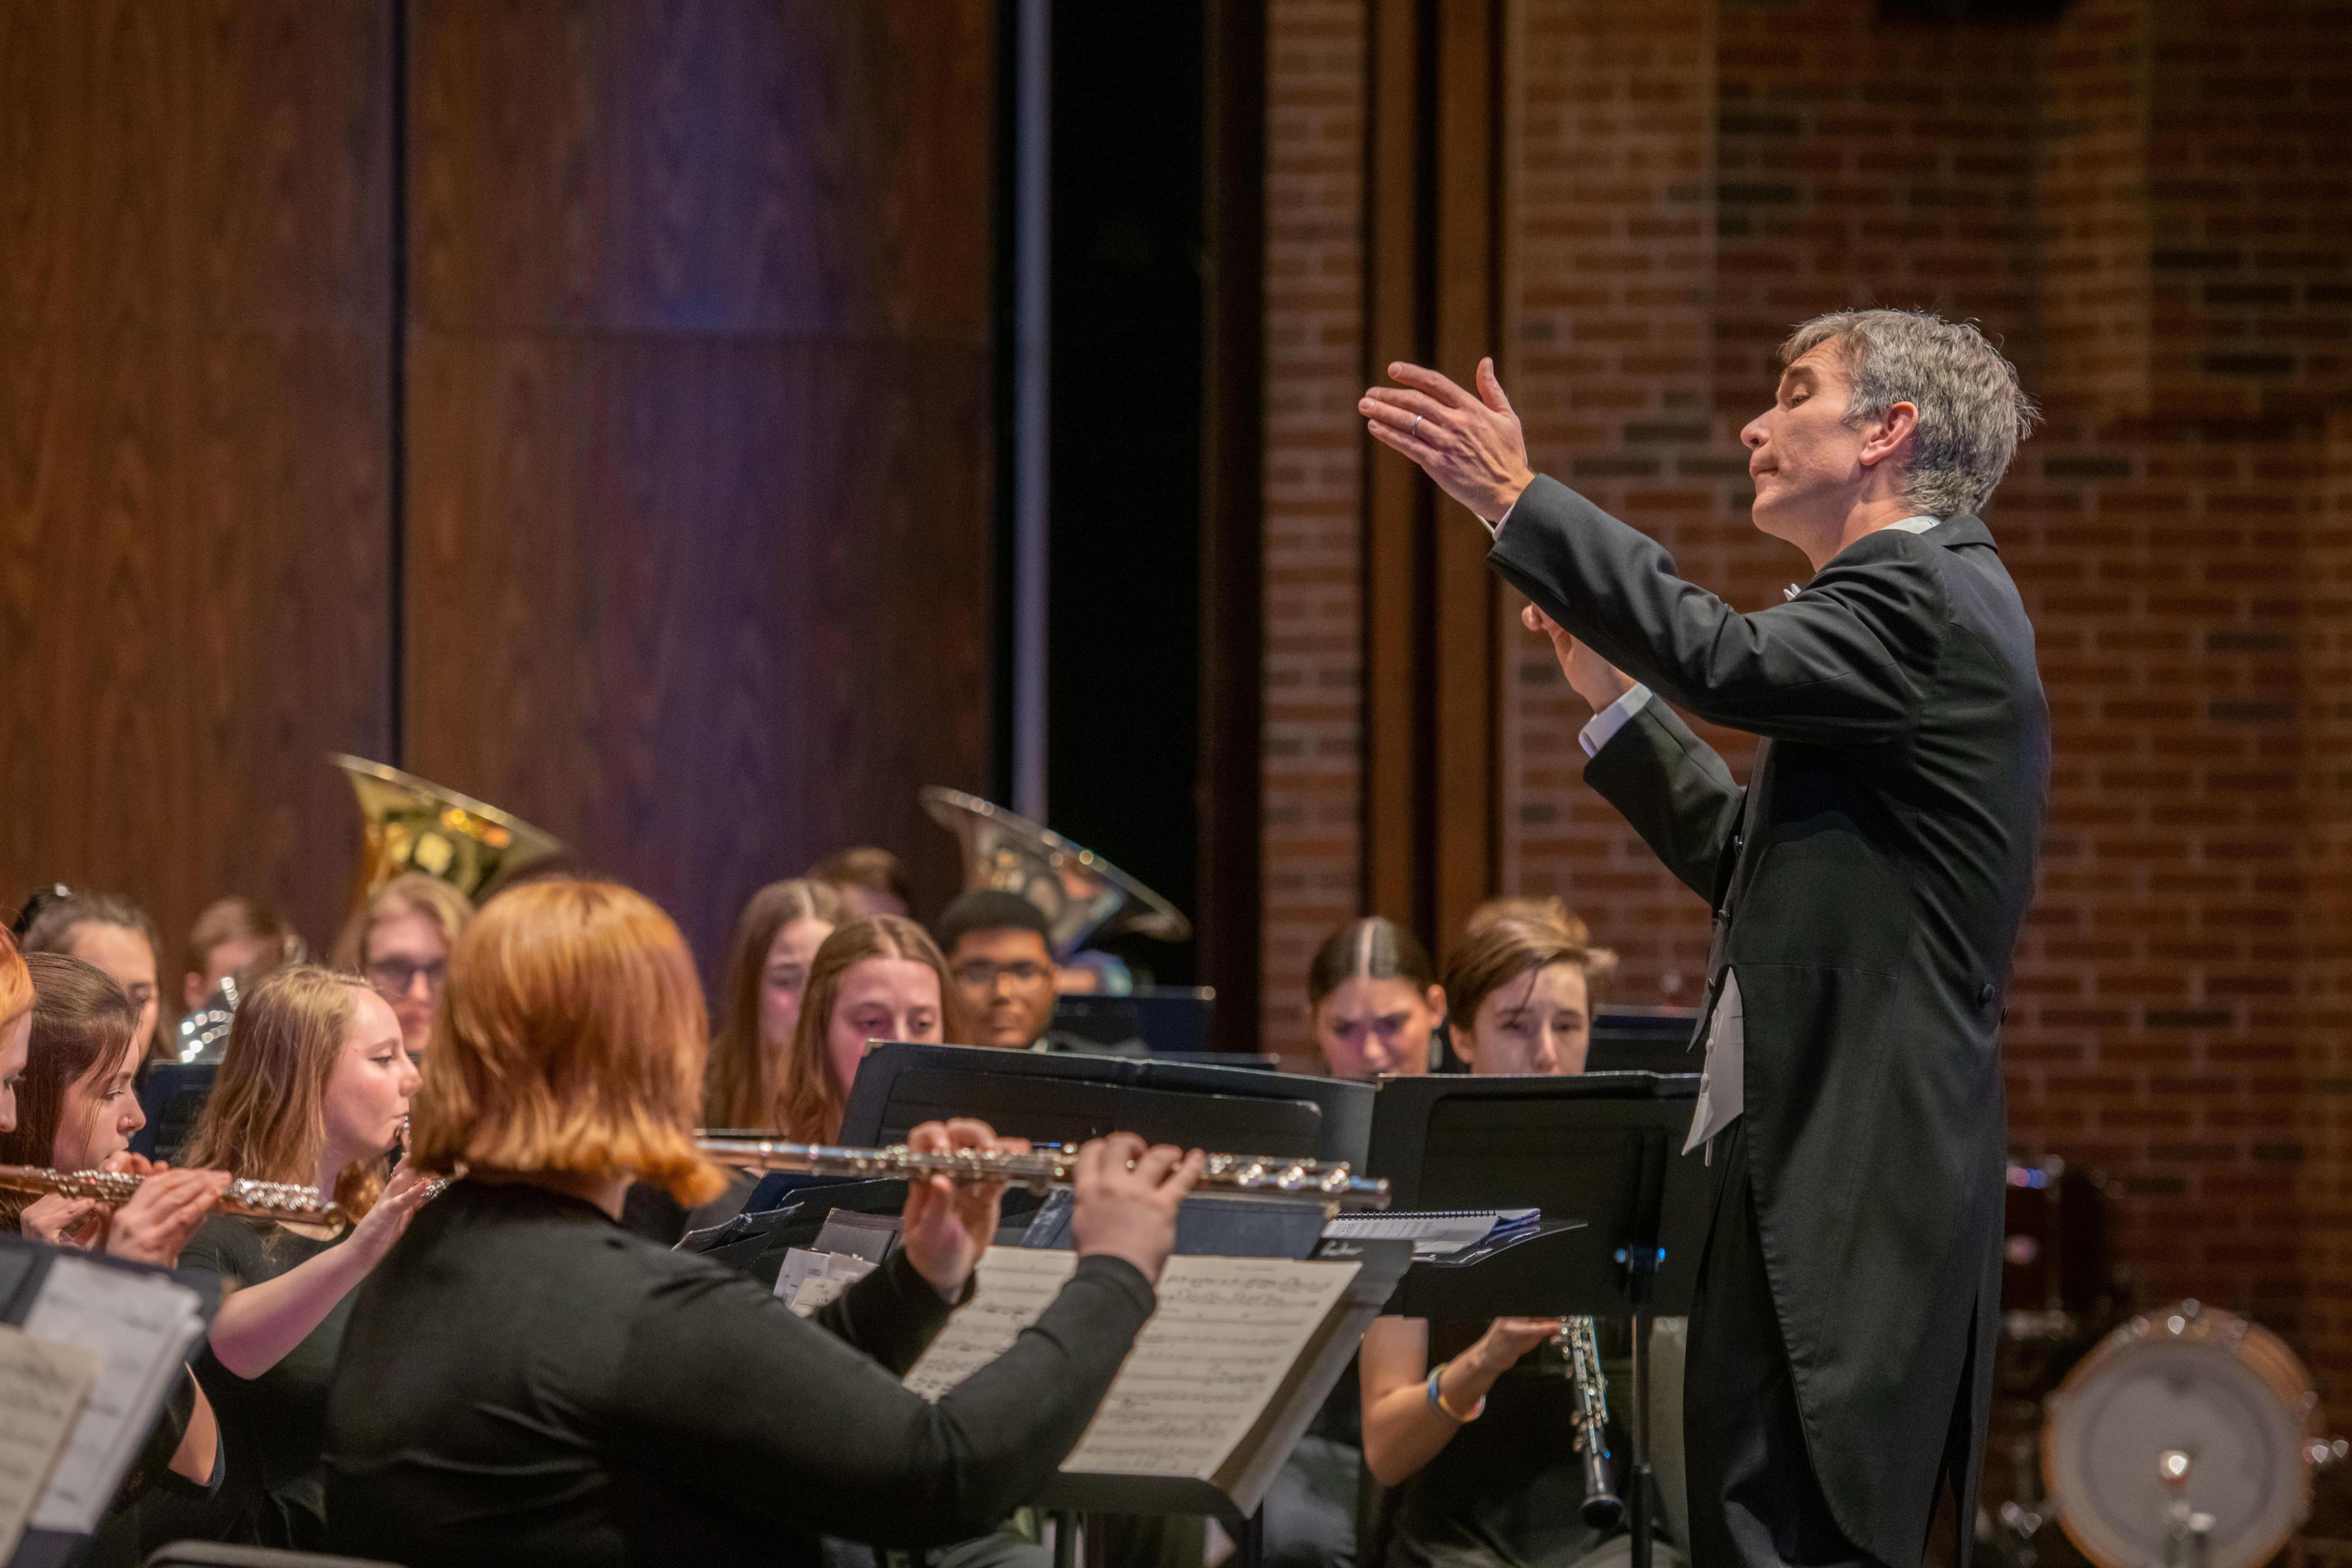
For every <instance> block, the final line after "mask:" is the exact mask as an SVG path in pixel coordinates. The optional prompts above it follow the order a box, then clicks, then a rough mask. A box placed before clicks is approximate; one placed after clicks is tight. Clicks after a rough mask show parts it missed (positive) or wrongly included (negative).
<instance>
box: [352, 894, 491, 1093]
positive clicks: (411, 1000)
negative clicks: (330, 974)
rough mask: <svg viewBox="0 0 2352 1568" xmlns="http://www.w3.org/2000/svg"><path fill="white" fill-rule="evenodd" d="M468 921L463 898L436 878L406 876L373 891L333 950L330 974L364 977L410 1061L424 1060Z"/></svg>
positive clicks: (468, 909)
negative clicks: (386, 1008)
mask: <svg viewBox="0 0 2352 1568" xmlns="http://www.w3.org/2000/svg"><path fill="white" fill-rule="evenodd" d="M473 918H474V906H473V905H472V904H471V903H470V902H468V901H467V898H466V895H465V894H463V893H461V892H459V891H458V890H457V889H455V888H453V887H451V886H450V885H449V884H448V883H446V882H444V881H442V880H441V879H439V878H437V877H427V876H425V874H424V873H422V872H418V871H411V872H408V873H406V874H404V875H402V876H398V877H394V879H392V880H391V881H389V882H386V883H385V884H384V885H383V887H382V888H379V889H376V892H375V894H374V896H373V897H372V898H371V899H369V900H368V901H367V903H366V904H365V905H364V906H363V907H362V909H361V910H360V911H359V912H358V913H357V914H355V915H353V916H352V919H351V921H350V922H349V923H348V924H346V925H345V926H344V927H343V934H342V935H341V938H340V939H338V940H337V942H335V954H334V966H335V967H336V968H337V969H341V970H344V971H346V972H350V971H356V972H358V973H360V974H362V975H363V976H365V977H366V980H367V983H368V984H370V985H372V986H373V987H375V990H376V994H378V995H380V996H382V997H383V999H384V1000H385V1001H387V1002H389V1003H391V1004H392V1011H393V1016H394V1017H396V1018H398V1019H399V1020H400V1037H401V1043H402V1044H403V1045H404V1047H406V1049H407V1051H408V1056H409V1059H410V1060H412V1061H415V1062H418V1063H422V1062H423V1061H424V1059H425V1042H426V1041H428V1040H429V1039H431V1038H432V1036H433V1016H434V1015H435V1014H436V1013H437V1012H439V1011H440V1008H441V983H442V981H443V980H444V979H446V977H447V975H448V973H449V950H450V949H451V948H453V947H455V946H457V937H458V934H459V933H460V932H462V931H464V930H465V929H466V926H467V922H468V921H472V919H473Z"/></svg>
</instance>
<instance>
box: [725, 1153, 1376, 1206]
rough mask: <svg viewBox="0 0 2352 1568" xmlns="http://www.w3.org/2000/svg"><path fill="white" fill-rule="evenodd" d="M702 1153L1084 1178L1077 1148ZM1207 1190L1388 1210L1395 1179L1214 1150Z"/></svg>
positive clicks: (813, 1167)
mask: <svg viewBox="0 0 2352 1568" xmlns="http://www.w3.org/2000/svg"><path fill="white" fill-rule="evenodd" d="M699 1142H700V1143H701V1146H702V1152H704V1153H706V1154H708V1155H709V1156H710V1157H711V1158H712V1159H714V1160H718V1161H719V1162H721V1163H726V1164H730V1165H740V1166H742V1167H744V1168H745V1169H748V1170H755V1171H799V1172H807V1173H813V1174H816V1175H825V1176H863V1177H892V1176H930V1175H940V1176H951V1177H953V1178H955V1179H956V1180H957V1181H960V1182H987V1181H1001V1182H1010V1183H1012V1184H1014V1185H1016V1186H1024V1187H1027V1188H1029V1189H1030V1190H1032V1191H1033V1192H1043V1191H1045V1189H1046V1188H1048V1187H1066V1186H1068V1185H1069V1184H1071V1182H1072V1181H1073V1180H1074V1179H1075V1178H1076V1174H1077V1168H1078V1153H1077V1151H1076V1150H1075V1149H1037V1150H1033V1151H1031V1152H1028V1153H1013V1152H1006V1151H1003V1150H979V1149H939V1150H922V1151H917V1150H913V1149H909V1148H907V1147H906V1146H905V1145H903V1144H900V1145H897V1146H894V1147H892V1148H887V1149H845V1148H838V1147H835V1146H834V1145H832V1144H827V1143H788V1142H782V1141H781V1140H779V1139H773V1138H729V1137H723V1136H720V1137H704V1138H702V1139H700V1140H699ZM1201 1190H1202V1191H1204V1192H1211V1193H1215V1194H1219V1195H1222V1196H1232V1197H1261V1198H1311V1199H1315V1200H1317V1201H1318V1202H1321V1203H1323V1204H1324V1205H1327V1206H1337V1207H1340V1208H1386V1207H1388V1203H1389V1184H1388V1183H1387V1182H1385V1181H1381V1180H1377V1179H1374V1178H1370V1177H1365V1176H1359V1175H1357V1174H1356V1173H1354V1172H1352V1171H1350V1170H1349V1168H1348V1166H1347V1164H1346V1163H1345V1162H1327V1161H1322V1160H1292V1159H1285V1158H1282V1157H1280V1156H1276V1155H1261V1154H1211V1155H1210V1156H1208V1165H1207V1168H1206V1169H1205V1170H1204V1171H1203V1172H1202V1176H1201Z"/></svg>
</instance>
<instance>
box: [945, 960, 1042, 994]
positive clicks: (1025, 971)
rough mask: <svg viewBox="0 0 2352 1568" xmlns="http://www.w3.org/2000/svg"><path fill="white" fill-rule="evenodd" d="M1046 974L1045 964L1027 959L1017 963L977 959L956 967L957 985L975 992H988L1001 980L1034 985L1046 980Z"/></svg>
mask: <svg viewBox="0 0 2352 1568" xmlns="http://www.w3.org/2000/svg"><path fill="white" fill-rule="evenodd" d="M1045 973H1046V972H1045V965H1044V964H1042V963H1031V962H1030V961H1029V960H1028V959H1025V958H1024V959H1022V960H1021V961H1020V962H1019V963H990V962H989V961H988V960H987V959H984V958H975V959H973V960H972V961H971V963H959V964H957V965H956V967H955V983H956V984H958V985H963V986H969V987H970V988H971V989H972V990H974V991H983V990H986V989H988V988H989V987H991V986H993V985H994V984H996V983H997V981H998V980H999V979H1000V978H1001V979H1005V980H1010V981H1012V982H1013V984H1015V985H1034V984H1037V982H1039V981H1040V980H1043V979H1045Z"/></svg>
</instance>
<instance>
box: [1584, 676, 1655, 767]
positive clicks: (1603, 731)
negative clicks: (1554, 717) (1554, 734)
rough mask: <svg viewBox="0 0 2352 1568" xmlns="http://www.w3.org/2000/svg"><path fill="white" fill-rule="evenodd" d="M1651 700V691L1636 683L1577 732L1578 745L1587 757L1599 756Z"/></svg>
mask: <svg viewBox="0 0 2352 1568" xmlns="http://www.w3.org/2000/svg"><path fill="white" fill-rule="evenodd" d="M1649 700H1650V689H1649V688H1648V687H1646V686H1643V685H1642V684H1641V683H1640V682H1639V681H1636V682H1634V685H1633V690H1631V691H1628V692H1627V693H1625V695H1624V696H1622V697H1620V698H1619V699H1617V700H1616V701H1614V702H1612V703H1611V704H1610V705H1609V706H1608V707H1606V708H1603V709H1602V710H1601V711H1600V712H1598V713H1595V714H1594V715H1593V716H1592V717H1591V719H1590V720H1588V721H1586V722H1585V726H1584V728H1583V729H1581V730H1579V731H1577V732H1576V743H1577V744H1578V745H1580V746H1582V747H1583V748H1584V754H1585V755H1586V756H1588V757H1597V756H1599V755H1600V754H1601V747H1603V746H1605V745H1607V744H1608V743H1609V742H1611V741H1612V739H1614V738H1615V736H1616V734H1617V731H1620V730H1622V729H1623V728H1624V727H1625V721H1627V720H1629V719H1631V718H1632V717H1633V715H1634V714H1636V713H1639V712H1640V711H1641V710H1642V706H1643V704H1644V703H1646V702H1647V701H1649Z"/></svg>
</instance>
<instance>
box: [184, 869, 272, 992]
mask: <svg viewBox="0 0 2352 1568" xmlns="http://www.w3.org/2000/svg"><path fill="white" fill-rule="evenodd" d="M301 951H302V939H301V938H300V937H299V936H297V935H295V933H294V928H293V927H292V926H289V925H288V924H287V923H286V917H285V916H283V915H281V914H279V913H278V911H277V910H273V909H271V908H270V907H269V906H268V904H265V903H263V902H262V901H261V900H259V899H248V898H247V897H245V896H244V895H243V894H242V893H231V894H229V895H228V896H227V897H226V898H219V899H215V900H213V901H212V902H211V903H209V904H206V905H205V907H204V909H203V910H202V911H201V912H199V913H198V914H197V916H196V920H195V923H194V925H192V926H190V927H189V928H188V952H187V973H184V974H183V975H182V976H181V977H180V1001H181V1004H182V1005H183V1008H184V1011H186V1012H190V1013H193V1012H194V1011H195V1010H196V1009H197V1008H199V1007H201V1006H203V1005H205V1001H206V999H207V998H209V997H210V996H211V995H212V994H213V993H214V992H215V991H217V990H219V989H220V984H221V982H222V981H224V980H226V979H227V978H228V977H229V976H230V975H232V974H234V975H236V976H237V977H238V984H243V985H248V986H249V985H251V984H254V983H255V982H257V981H258V980H260V979H261V978H262V977H263V976H264V975H266V974H268V973H269V972H270V971H272V970H274V969H278V968H280V967H282V966H284V965H285V964H288V963H292V962H293V961H294V960H295V959H296V958H298V957H299V955H300V953H301Z"/></svg>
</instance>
